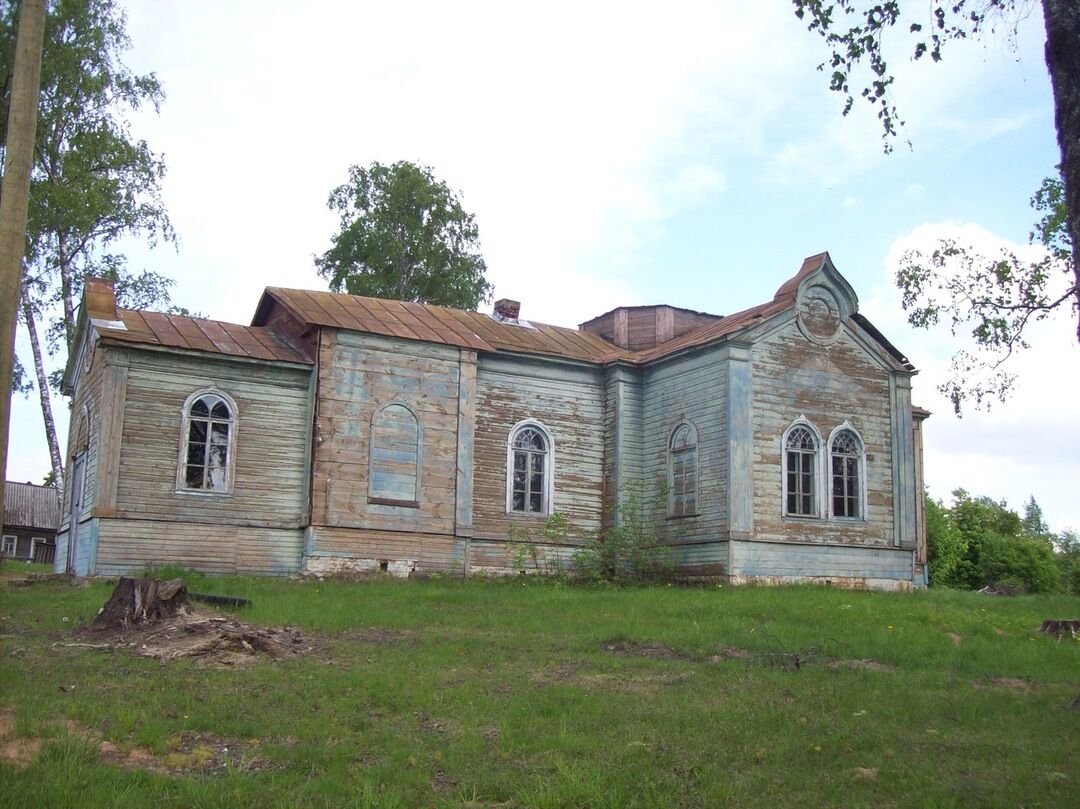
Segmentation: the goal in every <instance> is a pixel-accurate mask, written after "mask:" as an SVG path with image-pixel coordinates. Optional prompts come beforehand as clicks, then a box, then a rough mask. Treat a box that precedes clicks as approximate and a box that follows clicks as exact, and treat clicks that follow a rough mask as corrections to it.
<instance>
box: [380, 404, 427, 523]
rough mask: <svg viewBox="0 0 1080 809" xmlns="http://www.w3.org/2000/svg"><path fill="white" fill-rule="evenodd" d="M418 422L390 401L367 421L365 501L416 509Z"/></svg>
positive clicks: (418, 467) (405, 407)
mask: <svg viewBox="0 0 1080 809" xmlns="http://www.w3.org/2000/svg"><path fill="white" fill-rule="evenodd" d="M422 435H423V433H422V430H421V427H420V420H419V419H418V418H417V417H416V414H415V413H414V412H413V411H412V410H410V409H409V408H408V407H407V406H406V405H404V404H401V403H400V402H392V403H390V404H388V405H386V406H385V407H382V408H380V409H379V410H377V411H376V412H375V415H374V416H373V417H372V419H371V455H370V466H369V473H370V474H369V475H368V502H372V503H382V504H384V505H390V506H407V507H411V508H417V507H418V506H419V505H420V466H421V464H420V449H421V447H422V446H423V442H422V440H421V436H422Z"/></svg>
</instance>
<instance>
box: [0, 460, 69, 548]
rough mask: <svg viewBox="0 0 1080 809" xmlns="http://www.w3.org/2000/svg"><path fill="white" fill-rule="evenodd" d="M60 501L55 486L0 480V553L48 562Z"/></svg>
mask: <svg viewBox="0 0 1080 809" xmlns="http://www.w3.org/2000/svg"><path fill="white" fill-rule="evenodd" d="M59 525H60V500H59V499H58V498H57V495H56V487H55V486H36V485H34V484H33V483H29V482H27V483H16V482H15V481H12V480H8V481H5V482H4V532H3V544H2V545H0V556H3V557H5V558H8V559H23V560H25V561H27V562H39V563H41V564H52V563H53V561H54V555H55V551H56V529H57V527H58V526H59Z"/></svg>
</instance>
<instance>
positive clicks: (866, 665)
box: [829, 657, 896, 671]
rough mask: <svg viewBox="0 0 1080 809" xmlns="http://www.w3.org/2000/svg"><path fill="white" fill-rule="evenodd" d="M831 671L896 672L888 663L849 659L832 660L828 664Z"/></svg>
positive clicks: (865, 659) (869, 659)
mask: <svg viewBox="0 0 1080 809" xmlns="http://www.w3.org/2000/svg"><path fill="white" fill-rule="evenodd" d="M829 668H831V669H851V670H853V671H896V669H895V668H893V667H892V666H890V665H889V664H888V663H881V662H879V661H877V660H872V659H871V658H868V657H866V658H851V659H848V660H832V661H830V662H829Z"/></svg>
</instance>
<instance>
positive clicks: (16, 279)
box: [0, 0, 45, 514]
mask: <svg viewBox="0 0 1080 809" xmlns="http://www.w3.org/2000/svg"><path fill="white" fill-rule="evenodd" d="M44 39H45V0H22V2H20V3H19V30H18V34H17V35H16V38H15V59H14V68H13V74H12V79H11V105H10V107H9V108H8V127H7V142H6V144H5V149H6V154H5V157H4V177H3V180H2V185H0V341H2V342H0V476H2V477H0V481H2V480H7V451H8V425H9V424H10V422H11V372H12V366H13V365H14V362H15V324H16V323H17V322H18V317H19V299H20V297H21V295H20V294H19V293H20V287H21V286H22V260H23V253H24V252H25V251H26V212H27V206H28V205H29V201H30V169H31V167H32V165H33V161H34V136H35V134H36V132H37V110H38V91H39V89H40V85H41V47H42V42H43V41H44ZM3 510H4V490H3V487H2V486H0V514H2V513H3Z"/></svg>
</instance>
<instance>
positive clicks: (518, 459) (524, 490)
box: [506, 421, 555, 515]
mask: <svg viewBox="0 0 1080 809" xmlns="http://www.w3.org/2000/svg"><path fill="white" fill-rule="evenodd" d="M554 465H555V447H554V442H553V441H552V439H551V434H550V433H549V432H548V431H547V429H546V428H545V427H544V426H543V425H542V424H540V423H538V422H535V421H524V422H521V423H520V424H518V425H516V426H515V427H514V429H513V430H511V431H510V438H509V440H508V442H507V450H506V510H507V511H508V512H512V513H517V514H545V515H546V514H551V513H552V501H553V496H552V495H553V492H552V488H553V486H552V484H553V481H554Z"/></svg>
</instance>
